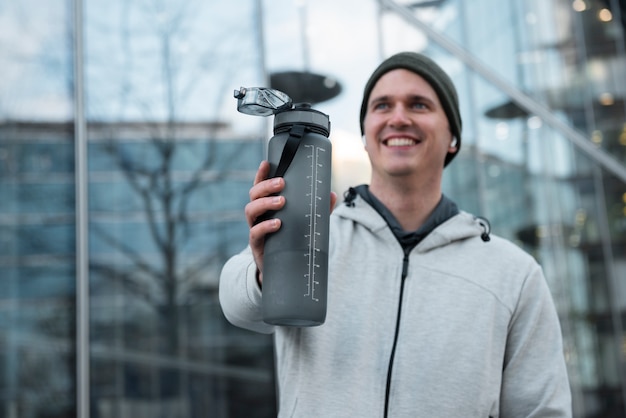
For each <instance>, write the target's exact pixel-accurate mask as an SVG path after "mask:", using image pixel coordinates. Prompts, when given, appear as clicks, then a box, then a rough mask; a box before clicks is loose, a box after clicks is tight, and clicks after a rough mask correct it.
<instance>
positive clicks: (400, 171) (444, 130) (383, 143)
mask: <svg viewBox="0 0 626 418" xmlns="http://www.w3.org/2000/svg"><path fill="white" fill-rule="evenodd" d="M363 125H364V131H365V137H366V143H365V149H366V150H367V153H368V154H369V157H370V161H371V163H372V181H374V180H383V181H386V180H391V179H392V178H394V177H405V176H409V177H421V178H423V177H424V176H429V177H431V178H440V177H441V174H442V172H443V165H444V160H445V158H446V155H447V153H448V152H455V151H456V149H455V148H453V147H451V146H450V142H451V141H452V134H451V132H450V127H449V123H448V119H447V117H446V114H445V112H444V110H443V108H442V106H441V103H440V102H439V98H438V97H437V93H436V92H435V90H434V89H433V88H432V87H431V86H430V84H428V83H427V82H426V81H425V80H424V79H423V78H422V77H421V76H419V75H417V74H415V73H413V72H411V71H408V70H404V69H397V70H392V71H389V72H388V73H386V74H384V75H383V76H382V77H381V78H380V79H379V80H378V82H377V83H376V85H374V88H373V89H372V92H371V94H370V96H369V101H368V103H367V111H366V113H365V120H364V122H363ZM432 176H435V177H432Z"/></svg>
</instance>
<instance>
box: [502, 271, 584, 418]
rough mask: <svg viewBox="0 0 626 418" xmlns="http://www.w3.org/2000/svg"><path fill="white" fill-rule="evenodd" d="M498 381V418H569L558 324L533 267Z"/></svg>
mask: <svg viewBox="0 0 626 418" xmlns="http://www.w3.org/2000/svg"><path fill="white" fill-rule="evenodd" d="M502 379H503V381H502V393H501V399H500V408H501V415H500V416H501V417H503V418H513V417H514V418H522V417H544V418H548V417H555V418H556V417H571V416H572V410H571V392H570V387H569V380H568V376H567V370H566V366H565V358H564V354H563V340H562V336H561V328H560V324H559V319H558V316H557V313H556V309H555V307H554V303H553V301H552V296H551V294H550V290H549V289H548V286H547V283H546V281H545V278H544V276H543V273H542V271H541V268H540V267H539V266H538V265H536V264H535V265H533V267H532V269H531V271H530V274H529V275H528V276H527V278H526V280H525V281H524V283H523V285H522V287H521V291H520V295H519V299H518V303H517V307H516V309H515V311H514V312H513V316H512V319H511V323H510V327H509V333H508V340H507V348H506V353H505V359H504V369H503V376H502Z"/></svg>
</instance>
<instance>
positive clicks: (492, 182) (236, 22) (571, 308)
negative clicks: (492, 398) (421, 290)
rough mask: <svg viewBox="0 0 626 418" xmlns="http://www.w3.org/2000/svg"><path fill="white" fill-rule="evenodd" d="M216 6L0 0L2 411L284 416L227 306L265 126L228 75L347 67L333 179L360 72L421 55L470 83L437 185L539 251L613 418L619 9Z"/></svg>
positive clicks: (624, 174)
mask: <svg viewBox="0 0 626 418" xmlns="http://www.w3.org/2000/svg"><path fill="white" fill-rule="evenodd" d="M221 3H223V2H217V1H210V2H199V1H189V2H182V3H181V2H176V1H156V0H145V1H141V2H126V1H124V0H111V1H108V2H102V1H97V0H95V1H92V0H83V1H81V0H66V1H58V0H49V1H46V2H41V1H37V0H9V1H8V2H3V3H1V4H0V27H2V30H1V31H0V67H1V68H2V69H3V70H2V77H0V192H1V193H0V271H1V273H0V282H1V284H2V286H0V315H1V318H2V320H1V321H0V348H1V350H0V353H1V355H0V416H4V417H11V418H12V417H29V418H30V417H72V416H80V417H81V418H82V417H87V416H93V417H154V416H167V417H201V416H202V417H206V416H211V417H271V416H275V415H276V410H275V396H276V393H275V389H274V375H273V348H272V340H271V337H270V336H265V335H257V334H253V333H251V332H247V331H243V330H240V329H237V328H235V327H233V326H231V325H229V324H228V323H227V322H226V321H225V319H224V318H223V315H222V313H221V311H220V308H219V305H218V302H217V286H218V276H219V271H220V269H221V266H222V265H223V263H224V261H225V260H226V259H227V258H228V257H229V256H231V255H232V254H234V253H235V252H238V251H239V250H241V249H242V248H243V247H244V246H245V245H246V243H247V226H246V223H245V219H244V216H243V210H242V209H243V206H244V205H245V203H246V201H247V200H248V189H249V186H250V184H251V182H252V179H253V178H254V173H255V171H256V167H257V166H258V163H259V160H261V159H262V158H263V157H264V155H265V139H266V138H267V136H268V132H269V129H268V120H267V119H263V118H255V117H250V116H247V115H241V114H238V113H237V112H236V106H235V101H234V99H233V97H232V90H233V89H236V88H239V87H240V86H241V85H244V86H254V85H267V83H268V81H267V80H269V79H270V77H269V76H270V75H271V74H274V73H277V72H282V71H285V70H306V71H313V72H316V73H320V74H324V75H328V76H332V77H333V78H335V79H336V80H338V81H339V83H340V84H341V93H340V94H339V95H338V96H337V97H336V98H333V99H331V100H328V101H325V102H322V103H319V104H317V105H316V108H318V109H319V110H321V111H323V112H325V113H327V114H329V115H330V118H331V123H332V132H331V140H332V141H333V150H334V159H335V160H334V174H333V175H334V185H335V186H334V188H335V190H336V191H337V192H338V193H339V194H341V193H342V192H343V190H344V189H345V187H346V186H347V185H353V184H355V183H360V182H366V181H367V178H368V171H367V163H366V162H364V155H363V152H362V147H361V146H360V138H359V137H360V133H359V127H358V106H359V104H360V100H361V93H362V88H363V86H364V84H365V81H366V80H367V77H368V76H369V74H370V73H371V71H372V70H373V68H374V67H375V65H376V64H377V63H378V62H379V61H380V59H381V58H382V57H385V56H388V55H390V54H391V53H393V52H396V51H400V50H406V49H411V50H418V51H424V52H426V53H427V54H429V55H430V56H432V57H433V58H434V59H436V60H437V61H438V62H440V63H441V64H442V66H443V67H444V68H445V69H446V70H447V71H448V72H449V73H450V75H451V76H452V78H453V79H454V81H455V83H456V85H457V88H458V90H459V94H460V99H461V111H462V114H463V138H462V144H463V146H462V151H461V153H460V155H459V156H458V157H457V158H456V159H455V161H454V163H453V164H452V165H451V166H450V167H448V168H447V169H446V171H445V175H444V192H445V193H446V194H447V195H448V196H450V197H451V198H452V199H453V200H455V201H456V202H457V203H458V205H459V206H460V207H461V208H463V209H465V210H467V211H470V212H473V213H475V214H477V215H481V216H485V217H486V218H488V219H489V221H490V222H491V226H492V231H493V232H494V233H496V234H498V235H501V236H504V237H506V238H509V239H511V240H513V241H514V242H516V243H518V244H519V245H520V246H522V247H523V248H525V249H526V250H527V251H529V252H530V253H531V254H533V255H534V256H535V257H536V258H537V259H538V260H539V261H540V263H541V264H542V266H543V268H544V271H545V274H546V278H547V280H548V284H549V286H550V288H551V290H552V293H553V296H554V299H555V302H556V305H557V309H558V311H559V316H560V318H561V325H562V328H563V335H564V341H565V348H566V359H567V362H568V368H569V373H570V380H571V385H572V393H573V400H574V412H575V416H576V417H585V418H591V417H624V418H626V402H625V401H626V376H625V370H626V369H625V359H626V341H625V340H624V329H625V321H626V283H624V282H625V280H626V108H625V106H624V98H625V97H626V87H625V86H626V84H625V83H624V80H626V38H625V36H624V32H625V31H626V28H625V25H626V10H625V7H626V5H625V2H624V1H623V0H530V1H528V0H524V1H523V0H509V1H500V0H475V1H472V2H467V1H466V2H464V1H461V0H437V1H391V0H369V1H362V0H350V1H343V2H333V1H330V0H316V1H315V2H312V1H311V2H307V1H295V0H271V1H268V0H266V1H262V0H242V1H237V2H230V3H229V4H221ZM83 128H84V129H83ZM81 145H84V147H85V148H84V150H85V153H84V155H83V154H81V151H80V149H81V148H80V146H81ZM82 181H84V185H85V187H84V188H81V187H79V186H80V185H81V182H82ZM81 208H86V209H87V210H86V212H85V214H83V213H81ZM84 215H86V218H85V217H84ZM81 220H82V221H84V222H81ZM82 234H84V237H86V238H85V239H83V238H81V236H83V235H82ZM85 248H86V249H87V251H86V252H85V251H83V249H85ZM484 262H488V260H485V261H484ZM81 266H86V270H85V271H83V270H82V268H81ZM84 284H87V285H88V288H87V292H86V293H83V292H82V291H81V285H84ZM85 320H86V321H87V325H88V327H87V331H88V334H87V335H85V334H83V333H82V329H81V323H82V321H85ZM84 355H86V356H87V359H88V361H87V363H86V364H84V363H81V361H80V358H81V356H84Z"/></svg>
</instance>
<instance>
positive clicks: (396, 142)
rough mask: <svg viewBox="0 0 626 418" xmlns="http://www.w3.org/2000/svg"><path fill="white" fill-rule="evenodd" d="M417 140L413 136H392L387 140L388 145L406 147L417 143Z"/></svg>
mask: <svg viewBox="0 0 626 418" xmlns="http://www.w3.org/2000/svg"><path fill="white" fill-rule="evenodd" d="M416 143H417V141H415V140H414V139H411V138H391V139H389V140H387V146H388V147H406V146H410V145H415V144H416Z"/></svg>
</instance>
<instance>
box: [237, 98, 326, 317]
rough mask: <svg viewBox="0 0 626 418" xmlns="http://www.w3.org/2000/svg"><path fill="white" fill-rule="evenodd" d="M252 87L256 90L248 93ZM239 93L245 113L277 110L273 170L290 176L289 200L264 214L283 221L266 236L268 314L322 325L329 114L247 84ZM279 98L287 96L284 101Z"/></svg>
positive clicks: (271, 151)
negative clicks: (278, 209) (281, 206)
mask: <svg viewBox="0 0 626 418" xmlns="http://www.w3.org/2000/svg"><path fill="white" fill-rule="evenodd" d="M251 90H252V95H253V96H248V98H246V96H247V95H249V94H250V93H251ZM261 92H262V94H261ZM267 95H271V97H269V98H268V97H267ZM261 96H262V97H261ZM235 97H236V98H238V99H239V104H238V110H239V111H242V112H243V113H249V114H255V115H265V114H275V117H274V136H273V137H272V138H271V139H270V141H269V146H268V160H269V163H270V166H271V170H270V177H283V178H284V179H285V188H284V189H283V191H282V192H281V195H282V196H284V197H285V206H284V207H283V208H282V209H281V210H280V211H277V212H274V213H268V214H267V217H277V218H279V219H280V220H281V227H280V229H279V230H278V231H277V232H275V233H273V234H270V235H268V236H267V237H266V239H265V251H264V256H263V320H264V321H265V322H267V323H269V324H274V325H287V326H301V327H303V326H315V325H321V324H322V323H324V320H325V319H326V296H327V290H328V230H329V217H330V182H331V162H332V158H331V157H332V155H331V153H332V149H331V143H330V140H329V139H328V137H329V135H330V121H329V118H328V116H327V115H326V114H324V113H322V112H319V111H317V110H314V109H311V107H310V106H308V105H305V104H302V105H296V106H295V107H292V104H291V100H290V99H289V98H288V97H287V96H286V95H284V93H281V92H278V91H276V90H269V89H244V88H242V89H240V90H239V91H235ZM281 100H286V103H285V104H282V105H281V104H280V103H281ZM246 106H248V107H246ZM263 109H266V110H263ZM270 110H272V111H271V113H269V112H270Z"/></svg>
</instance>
